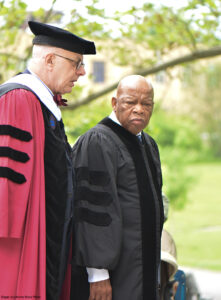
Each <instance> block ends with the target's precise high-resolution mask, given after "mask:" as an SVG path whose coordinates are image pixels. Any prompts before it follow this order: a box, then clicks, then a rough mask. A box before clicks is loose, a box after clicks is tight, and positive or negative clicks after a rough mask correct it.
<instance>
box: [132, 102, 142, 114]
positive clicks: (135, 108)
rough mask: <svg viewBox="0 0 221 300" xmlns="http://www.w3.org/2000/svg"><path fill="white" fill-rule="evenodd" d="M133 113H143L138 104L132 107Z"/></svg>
mask: <svg viewBox="0 0 221 300" xmlns="http://www.w3.org/2000/svg"><path fill="white" fill-rule="evenodd" d="M134 112H136V113H143V106H142V105H141V104H140V103H137V104H136V105H135V106H134Z"/></svg>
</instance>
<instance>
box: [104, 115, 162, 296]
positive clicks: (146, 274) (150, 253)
mask: <svg viewBox="0 0 221 300" xmlns="http://www.w3.org/2000/svg"><path fill="white" fill-rule="evenodd" d="M100 123H101V124H104V125H106V126H108V127H109V128H111V129H112V130H113V131H114V132H115V133H116V134H117V135H118V136H119V137H120V139H121V140H122V142H123V143H124V144H125V145H126V147H127V149H128V152H129V153H130V154H131V156H132V158H133V161H134V165H135V169H136V176H137V181H138V187H139V192H140V207H141V219H142V246H143V249H142V252H143V299H157V295H156V293H157V292H158V291H157V290H158V270H157V267H156V266H157V256H159V253H157V241H156V230H157V229H156V227H155V226H156V220H155V218H156V212H155V209H156V208H155V203H154V202H155V201H154V196H153V191H152V188H151V186H150V183H149V181H150V179H149V177H148V174H147V171H146V168H145V164H144V161H143V157H142V153H141V151H140V147H139V141H138V139H137V137H136V136H135V135H134V134H132V133H130V132H129V131H127V130H126V129H124V128H123V127H122V126H120V125H118V124H117V123H115V122H113V121H112V120H111V119H109V118H105V119H103V120H102V121H101V122H100ZM145 148H146V149H147V148H148V147H147V145H145ZM147 154H148V155H147V156H148V162H149V166H150V168H151V173H152V174H153V181H154V182H155V184H154V185H155V188H157V190H156V191H157V194H158V195H161V187H160V186H159V184H158V182H157V177H156V170H155V166H154V164H153V161H152V158H151V155H150V152H149V151H148V152H147ZM147 199H148V201H147ZM160 200H161V197H160V198H159V202H160ZM161 211H162V206H161ZM160 217H161V220H160V223H161V230H162V224H163V221H162V220H163V215H162V213H161V214H160Z"/></svg>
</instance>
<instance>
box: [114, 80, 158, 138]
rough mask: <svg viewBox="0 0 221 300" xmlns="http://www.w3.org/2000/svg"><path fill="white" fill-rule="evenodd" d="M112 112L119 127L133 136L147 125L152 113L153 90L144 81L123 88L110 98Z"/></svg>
mask: <svg viewBox="0 0 221 300" xmlns="http://www.w3.org/2000/svg"><path fill="white" fill-rule="evenodd" d="M112 107H113V110H114V112H115V114H116V116H117V118H118V120H119V122H120V123H121V125H122V126H123V127H124V128H125V129H127V130H128V131H130V132H131V133H133V134H135V135H136V134H138V133H139V132H140V131H142V130H143V129H144V128H145V127H146V126H147V124H148V123H149V120H150V117H151V114H152V111H153V90H152V87H151V86H150V85H149V84H148V83H147V82H146V81H145V80H142V81H138V82H136V83H135V84H134V85H131V86H129V85H128V86H124V87H122V88H121V89H120V91H119V92H118V94H117V98H115V97H113V98H112Z"/></svg>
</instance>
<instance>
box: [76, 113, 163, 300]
mask: <svg viewBox="0 0 221 300" xmlns="http://www.w3.org/2000/svg"><path fill="white" fill-rule="evenodd" d="M142 138H143V144H140V142H139V141H138V139H137V137H136V136H135V135H133V134H132V133H130V132H129V131H127V130H126V129H124V128H123V127H122V126H120V125H118V124H117V123H115V122H113V121H112V120H111V119H109V118H105V119H104V120H102V121H101V122H100V123H99V124H98V125H96V126H95V127H94V128H92V129H91V130H89V131H88V132H87V133H86V134H84V135H83V136H81V137H80V138H79V139H78V141H77V142H76V144H75V145H74V147H73V165H74V167H75V173H76V181H77V186H76V192H75V206H74V211H75V242H74V245H75V246H74V262H75V267H73V281H72V297H71V299H73V300H86V299H88V298H87V297H88V294H89V289H88V286H89V285H88V283H87V282H86V281H87V273H86V270H85V267H88V268H97V269H107V270H108V271H109V274H110V281H111V285H112V293H113V296H112V297H113V298H112V299H113V300H122V299H127V300H147V299H151V300H156V299H158V284H159V266H160V238H161V230H162V224H163V205H162V197H161V187H162V176H161V167H160V159H159V153H158V148H157V145H156V143H155V141H154V140H153V139H152V138H151V137H150V136H149V135H147V134H146V133H142Z"/></svg>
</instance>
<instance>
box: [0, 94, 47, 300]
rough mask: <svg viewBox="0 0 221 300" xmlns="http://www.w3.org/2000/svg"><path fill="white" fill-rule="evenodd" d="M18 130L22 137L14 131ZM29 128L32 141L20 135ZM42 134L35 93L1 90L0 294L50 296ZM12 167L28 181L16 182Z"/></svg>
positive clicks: (42, 121)
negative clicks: (24, 157)
mask: <svg viewBox="0 0 221 300" xmlns="http://www.w3.org/2000/svg"><path fill="white" fill-rule="evenodd" d="M8 125H9V126H8ZM16 129H18V130H19V134H20V136H16V135H14V136H13V132H16ZM25 133H26V134H27V133H29V134H30V137H29V140H25V141H24V140H23V138H21V136H22V135H24V134H25ZM44 138H45V137H44V120H43V116H42V110H41V105H40V102H39V100H38V99H37V98H36V97H35V96H34V94H33V93H31V92H29V91H26V90H21V89H19V90H18V89H17V90H13V91H11V92H9V93H7V94H5V95H3V96H2V97H1V99H0V149H5V152H6V153H9V154H8V155H6V156H4V155H1V154H0V168H1V173H0V270H1V272H0V296H1V297H4V296H5V297H9V298H33V299H34V298H35V299H36V298H40V299H41V300H45V299H46V297H45V290H46V287H45V276H46V275H45V273H46V243H45V180H44ZM11 149H12V150H11ZM14 150H16V151H19V152H23V156H26V155H27V156H26V159H24V160H25V161H24V160H23V161H21V159H18V158H17V156H18V155H17V156H16V153H14V155H13V154H10V153H13V152H14ZM1 152H3V151H1ZM1 152H0V153H1ZM7 168H9V171H8V169H7ZM10 169H11V170H12V171H11V170H10ZM14 172H17V173H20V174H21V177H23V180H21V181H25V182H15V181H16V180H15V178H17V175H15V178H14V176H13V174H14ZM6 173H7V174H8V175H6V176H4V174H6ZM9 174H11V175H9ZM1 175H2V176H1ZM24 178H25V179H24Z"/></svg>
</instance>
